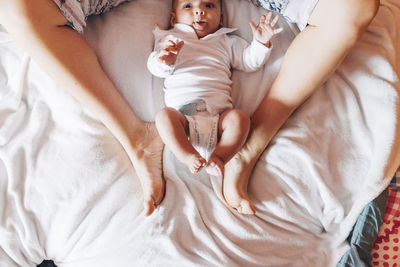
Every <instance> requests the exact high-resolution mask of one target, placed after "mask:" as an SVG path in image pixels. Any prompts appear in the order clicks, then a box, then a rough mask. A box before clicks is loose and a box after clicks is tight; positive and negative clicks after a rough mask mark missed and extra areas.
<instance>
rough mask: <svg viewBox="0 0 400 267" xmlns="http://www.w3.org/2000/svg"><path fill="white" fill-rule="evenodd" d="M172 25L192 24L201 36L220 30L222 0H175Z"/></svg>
mask: <svg viewBox="0 0 400 267" xmlns="http://www.w3.org/2000/svg"><path fill="white" fill-rule="evenodd" d="M174 9H175V11H174V12H172V13H171V25H172V26H174V25H175V24H176V23H183V24H186V25H189V26H191V27H192V28H193V29H194V30H195V32H196V34H197V36H198V37H199V38H201V37H204V36H206V35H208V34H210V33H214V32H215V31H217V30H218V28H219V26H220V22H221V4H220V0H175V1H174Z"/></svg>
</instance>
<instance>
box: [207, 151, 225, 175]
mask: <svg viewBox="0 0 400 267" xmlns="http://www.w3.org/2000/svg"><path fill="white" fill-rule="evenodd" d="M206 171H207V173H208V174H209V175H213V176H218V177H224V162H223V161H222V159H221V158H220V157H218V156H217V155H215V154H212V155H211V156H210V159H209V160H208V164H207V167H206Z"/></svg>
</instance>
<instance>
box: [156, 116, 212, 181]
mask: <svg viewBox="0 0 400 267" xmlns="http://www.w3.org/2000/svg"><path fill="white" fill-rule="evenodd" d="M156 126H157V130H158V132H159V134H160V136H161V139H162V140H163V141H164V143H165V145H166V146H167V147H168V148H169V149H171V151H172V153H174V155H175V156H176V157H177V158H178V159H179V160H180V161H181V162H183V163H184V164H185V165H186V166H188V168H189V169H190V171H191V172H192V173H197V172H198V171H199V170H200V169H201V168H202V167H203V166H205V165H206V163H207V161H206V160H205V159H204V158H203V157H201V156H200V154H199V153H198V152H197V151H196V150H195V149H194V147H193V146H192V144H191V143H190V142H189V139H188V138H187V135H186V132H187V128H188V121H187V120H186V117H185V116H184V115H183V114H182V113H180V112H179V111H177V110H175V109H173V108H164V109H162V110H161V111H159V112H158V113H157V115H156Z"/></svg>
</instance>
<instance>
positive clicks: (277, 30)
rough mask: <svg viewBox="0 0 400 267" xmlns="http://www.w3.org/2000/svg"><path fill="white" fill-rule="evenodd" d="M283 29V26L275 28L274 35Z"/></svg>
mask: <svg viewBox="0 0 400 267" xmlns="http://www.w3.org/2000/svg"><path fill="white" fill-rule="evenodd" d="M281 31H283V28H278V29H275V30H274V35H275V34H278V33H280V32H281Z"/></svg>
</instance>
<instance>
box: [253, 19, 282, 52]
mask: <svg viewBox="0 0 400 267" xmlns="http://www.w3.org/2000/svg"><path fill="white" fill-rule="evenodd" d="M271 18H272V12H269V13H268V14H267V16H265V15H262V16H261V18H260V22H259V23H258V25H256V24H255V23H254V22H253V21H250V27H251V30H252V31H253V36H254V39H256V40H257V41H258V42H260V43H262V44H263V45H265V46H266V47H270V46H271V44H270V40H271V38H272V36H274V35H275V34H278V33H280V32H281V31H283V29H282V28H278V29H274V28H275V25H276V23H277V22H278V20H279V16H278V15H277V16H275V18H274V19H273V20H272V21H271Z"/></svg>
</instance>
